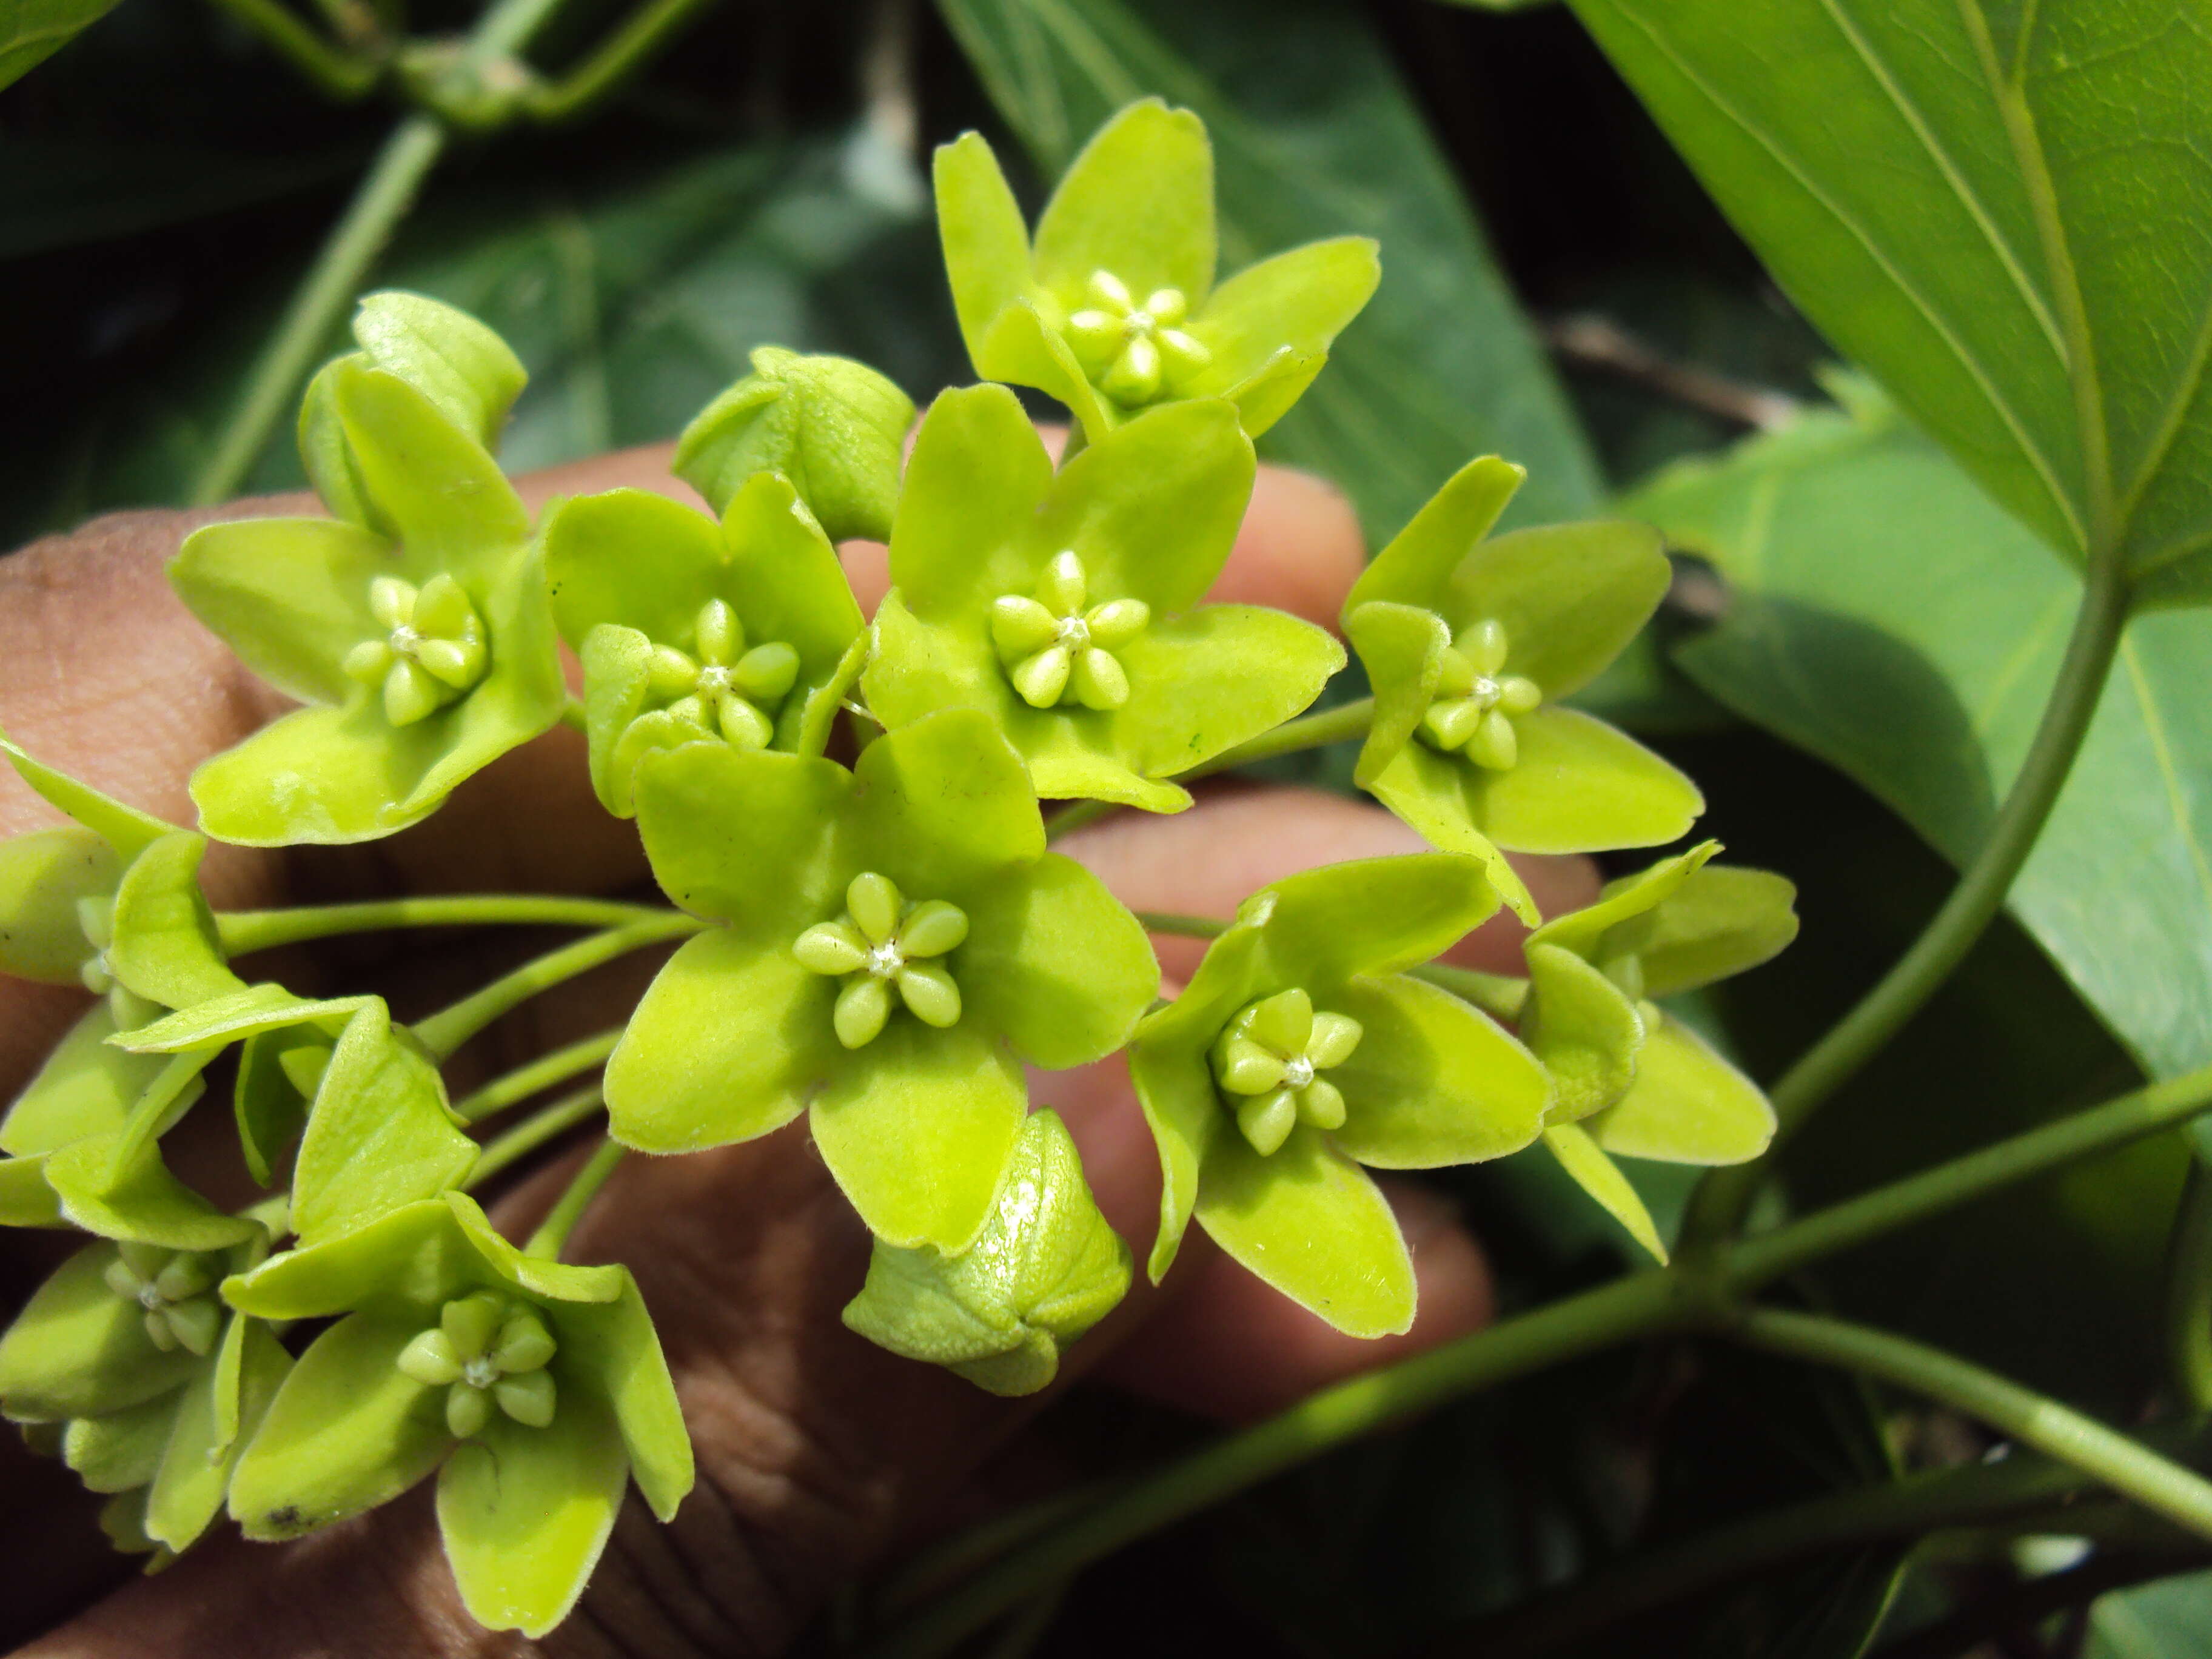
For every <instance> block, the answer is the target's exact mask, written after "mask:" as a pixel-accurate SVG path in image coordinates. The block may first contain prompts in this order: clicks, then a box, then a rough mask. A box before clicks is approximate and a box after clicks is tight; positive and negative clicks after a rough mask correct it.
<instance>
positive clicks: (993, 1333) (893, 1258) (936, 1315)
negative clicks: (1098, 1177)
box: [844, 1111, 1129, 1395]
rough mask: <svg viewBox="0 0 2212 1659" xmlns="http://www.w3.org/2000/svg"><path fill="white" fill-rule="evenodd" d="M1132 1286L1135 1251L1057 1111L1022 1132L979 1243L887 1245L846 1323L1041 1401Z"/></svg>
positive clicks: (873, 1260)
mask: <svg viewBox="0 0 2212 1659" xmlns="http://www.w3.org/2000/svg"><path fill="white" fill-rule="evenodd" d="M1128 1288H1129V1252H1128V1249H1127V1247H1126V1246H1124V1245H1123V1244H1122V1243H1121V1239H1120V1238H1118V1237H1115V1232H1114V1230H1113V1229H1112V1228H1111V1227H1110V1226H1109V1225H1107V1223H1106V1218H1105V1217H1104V1216H1103V1215H1102V1214H1100V1213H1099V1211H1098V1206H1097V1203H1096V1202H1095V1201H1094V1200H1092V1198H1091V1189H1090V1188H1089V1187H1088V1186H1087V1185H1085V1182H1084V1179H1083V1160H1082V1158H1081V1156H1080V1155H1079V1153H1078V1152H1077V1151H1076V1148H1075V1142H1074V1140H1073V1138H1072V1137H1070V1135H1069V1134H1068V1133H1067V1129H1066V1126H1065V1125H1064V1124H1062V1123H1061V1122H1060V1118H1059V1116H1058V1115H1057V1114H1055V1113H1054V1112H1051V1111H1040V1112H1037V1113H1036V1114H1034V1115H1031V1116H1030V1117H1029V1118H1028V1119H1027V1120H1025V1121H1024V1123H1023V1125H1022V1130H1021V1136H1020V1139H1018V1141H1017V1142H1016V1144H1015V1146H1014V1150H1013V1153H1012V1163H1011V1164H1010V1166H1009V1168H1008V1170H1007V1172H1006V1184H1005V1186H1004V1187H1003V1188H1001V1189H1000V1194H999V1197H998V1201H997V1203H996V1204H995V1205H994V1206H993V1209H992V1212H991V1217H990V1219H989V1220H988V1221H987V1223H986V1224H985V1225H984V1228H983V1231H982V1232H981V1234H980V1235H979V1236H978V1237H977V1238H976V1240H975V1243H974V1244H973V1245H971V1246H970V1247H969V1249H967V1250H966V1251H965V1252H963V1254H961V1255H957V1256H953V1257H950V1258H947V1257H945V1256H944V1255H940V1254H939V1252H937V1251H935V1250H933V1249H920V1250H903V1249H896V1248H895V1247H893V1246H890V1245H888V1244H884V1243H880V1242H879V1243H878V1244H877V1245H876V1247H875V1253H874V1254H873V1255H872V1256H871V1257H870V1258H869V1261H868V1278H867V1282H866V1285H863V1286H862V1287H861V1290H860V1294H859V1295H858V1296H856V1297H854V1298H853V1300H852V1301H851V1302H849V1303H848V1304H846V1307H845V1313H844V1319H845V1323H846V1324H847V1325H848V1327H850V1328H852V1329H854V1330H855V1331H858V1332H859V1333H860V1334H861V1335H862V1336H865V1337H866V1338H867V1339H868V1340H870V1341H871V1342H873V1343H876V1344H877V1345H878V1346H881V1347H885V1348H889V1349H890V1351H891V1352H894V1353H900V1354H904V1355H906V1356H907V1357H908V1358H910V1359H922V1360H927V1361H929V1362H931V1363H932V1364H939V1365H948V1366H950V1367H951V1368H952V1369H953V1370H957V1371H958V1372H959V1373H960V1374H961V1375H962V1376H965V1377H967V1378H968V1379H969V1381H970V1382H972V1383H975V1384H976V1385H977V1386H978V1387H979V1388H982V1389H988V1390H989V1391H990V1392H991V1393H993V1394H1001V1395H1021V1394H1034V1393H1036V1391H1037V1390H1038V1389H1042V1388H1043V1387H1044V1386H1045V1385H1046V1384H1047V1383H1050V1382H1051V1381H1052V1379H1053V1377H1054V1375H1055V1374H1056V1373H1057V1372H1058V1370H1059V1369H1060V1353H1061V1352H1062V1351H1063V1350H1064V1349H1066V1347H1067V1346H1068V1345H1069V1344H1071V1343H1073V1342H1074V1341H1075V1340H1077V1339H1079V1337H1081V1336H1082V1334H1084V1333H1085V1331H1087V1330H1089V1329H1090V1328H1091V1327H1092V1326H1093V1325H1095V1324H1097V1322H1099V1321H1100V1320H1101V1319H1103V1318H1104V1317H1105V1316H1106V1315H1107V1314H1108V1313H1109V1312H1111V1311H1112V1310H1113V1309H1114V1307H1115V1304H1117V1303H1119V1302H1120V1301H1121V1297H1123V1296H1124V1295H1125V1294H1127V1291H1128Z"/></svg>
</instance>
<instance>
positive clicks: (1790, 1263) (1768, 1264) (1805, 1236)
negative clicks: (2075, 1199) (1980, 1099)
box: [1717, 1066, 2212, 1291]
mask: <svg viewBox="0 0 2212 1659" xmlns="http://www.w3.org/2000/svg"><path fill="white" fill-rule="evenodd" d="M2208 1110H2212V1066H2207V1067H2205V1068H2204V1069H2203V1070H2202V1071H2196V1072H2191V1073H2188V1074H2187V1075H2186V1076H2184V1077H2178V1078H2173V1079H2169V1080H2168V1081H2166V1082H2165V1083H2154V1084H2152V1085H2150V1086H2149V1087H2148V1088H2144V1089H2137V1090H2136V1091H2133V1092H2132V1093H2130V1094H2124V1095H2122V1096H2120V1097H2118V1099H2116V1100H2109V1101H2106V1103H2104V1104H2103V1105H2101V1106H2093V1107H2091V1108H2089V1109H2087V1111H2081V1112H2076V1113H2075V1114H2073V1115H2071V1116H2070V1117H2063V1118H2061V1119H2059V1120H2058V1121H2057V1122H2056V1123H2046V1124H2045V1125H2043V1126H2042V1127H2040V1128H2036V1129H2030V1130H2028V1131H2027V1133H2024V1134H2017V1135H2015V1136H2013V1137H2012V1138H2011V1139H2008V1140H2001V1141H1999V1142H1997V1143H1996V1145H1995V1146H1984V1148H1982V1150H1981V1151H1979V1152H1968V1153H1966V1155H1965V1156H1964V1157H1961V1158H1953V1159H1952V1160H1951V1161H1950V1162H1949V1163H1948V1164H1938V1165H1937V1166H1936V1168H1934V1169H1932V1170H1922V1171H1921V1172H1920V1173H1919V1174H1918V1175H1913V1176H1905V1178H1904V1179H1903V1180H1901V1181H1893V1182H1890V1183H1889V1185H1887V1186H1886V1187H1879V1188H1875V1190H1874V1191H1873V1192H1870V1193H1863V1194H1860V1195H1859V1196H1858V1197H1857V1198H1852V1199H1846V1200H1844V1202H1842V1203H1840V1204H1837V1205H1832V1206H1830V1207H1829V1208H1827V1209H1825V1210H1818V1211H1815V1212H1814V1213H1813V1214H1811V1215H1808V1216H1806V1217H1805V1218H1802V1220H1798V1221H1793V1222H1791V1223H1790V1225H1787V1226H1784V1227H1778V1228H1776V1229H1775V1230H1774V1231H1772V1232H1769V1233H1760V1234H1757V1235H1755V1236H1753V1237H1750V1238H1747V1239H1744V1240H1742V1241H1741V1243H1737V1244H1735V1245H1734V1246H1732V1247H1723V1249H1722V1251H1721V1254H1720V1255H1719V1257H1718V1261H1717V1267H1718V1271H1719V1272H1720V1273H1722V1274H1723V1276H1724V1277H1725V1278H1726V1279H1727V1282H1728V1284H1729V1286H1730V1288H1732V1289H1735V1290H1739V1291H1741V1290H1748V1289H1751V1288H1753V1286H1756V1285H1764V1284H1766V1283H1768V1282H1770V1281H1771V1280H1773V1279H1778V1278H1780V1277H1782V1276H1783V1275H1784V1274H1785V1273H1794V1272H1796V1270H1797V1269H1798V1268H1800V1267H1804V1266H1806V1265H1807V1264H1808V1263H1809V1262H1812V1261H1818V1260H1820V1258H1821V1257H1823V1256H1829V1255H1835V1254H1837V1253H1838V1251H1841V1250H1847V1249H1850V1248H1851V1247H1852V1246H1853V1245H1855V1244H1862V1243H1865V1242H1866V1241H1868V1240H1869V1239H1872V1238H1879V1237H1882V1236H1883V1235H1884V1234H1886V1233H1892V1232H1895V1231H1897V1230H1898V1229H1899V1228H1900V1227H1905V1226H1909V1225H1911V1224H1912V1223H1913V1222H1916V1221H1923V1220H1925V1219H1927V1218H1929V1217H1930V1216H1934V1215H1939V1214H1941V1213H1942V1212H1944V1211H1946V1210H1949V1209H1954V1208H1956V1207H1957V1206H1960V1205H1961V1204H1965V1203H1968V1202H1970V1201H1972V1200H1974V1199H1977V1198H1982V1197H1985V1196H1986V1195H1988V1194H1990V1193H1993V1192H1996V1191H1997V1190H1998V1189H1999V1188H2003V1187H2008V1186H2012V1185H2014V1184H2015V1183H2016V1182H2022V1181H2027V1180H2029V1179H2031V1178H2032V1177H2033V1176H2039V1175H2045V1174H2048V1173H2050V1172H2051V1170H2059V1169H2063V1168H2065V1167H2066V1166H2067V1165H2068V1164H2077V1163H2079V1162H2080V1161H2081V1159H2083V1158H2093V1157H2095V1156H2096V1155H2097V1154H2098V1153H2100V1152H2112V1151H2113V1150H2115V1149H2117V1148H2118V1147H2121V1146H2127V1145H2128V1144H2129V1143H2130V1142H2132V1141H2137V1140H2141V1139H2144V1138H2146V1137H2147V1136H2150V1135H2154V1134H2157V1133H2160V1131H2161V1130H2165V1129H2171V1128H2172V1127H2175V1126H2176V1125H2177V1124H2181V1123H2185V1122H2187V1121H2189V1120H2190V1119H2191V1118H2193V1117H2196V1116H2198V1115H2201V1114H2202V1113H2203V1112H2206V1111H2208Z"/></svg>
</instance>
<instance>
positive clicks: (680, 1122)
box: [606, 927, 837, 1152]
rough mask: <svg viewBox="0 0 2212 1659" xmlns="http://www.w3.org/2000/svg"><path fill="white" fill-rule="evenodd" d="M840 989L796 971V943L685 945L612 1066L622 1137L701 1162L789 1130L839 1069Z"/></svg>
mask: <svg viewBox="0 0 2212 1659" xmlns="http://www.w3.org/2000/svg"><path fill="white" fill-rule="evenodd" d="M799 932H800V929H799V928H797V927H794V928H793V929H792V930H791V938H792V939H796V938H797V937H798V936H799ZM836 989H837V987H836V982H835V981H831V980H829V979H825V978H823V976H822V975H819V974H813V973H810V972H808V971H807V970H806V969H805V968H803V967H801V966H800V965H799V963H798V962H797V961H796V960H795V959H794V958H793V957H792V954H791V948H790V939H783V940H781V941H770V940H767V939H762V938H760V937H758V936H757V935H756V934H753V933H744V934H737V933H729V932H726V931H724V930H722V929H720V928H716V929H714V930H711V931H709V932H708V933H702V934H700V935H699V936H698V937H697V938H696V939H686V940H685V941H684V944H683V945H682V947H681V948H679V949H678V951H677V952H676V954H675V955H674V956H673V957H671V958H670V959H669V961H668V963H667V964H666V965H665V966H664V967H663V968H662V969H661V970H660V972H659V974H658V975H654V977H653V983H652V985H651V986H649V987H647V990H646V994H645V996H644V999H643V1000H641V1001H640V1002H639V1004H638V1006H637V1010H636V1012H635V1013H633V1014H632V1015H631V1016H630V1018H629V1026H628V1028H627V1029H626V1030H624V1031H623V1037H622V1041H621V1042H620V1043H618V1044H617V1046H616V1048H615V1051H614V1054H612V1056H611V1058H610V1059H609V1060H608V1061H607V1076H606V1093H607V1121H608V1127H609V1128H610V1130H611V1132H612V1133H613V1135H614V1137H615V1139H617V1140H619V1141H621V1142H622V1143H623V1145H624V1146H635V1147H636V1148H637V1149H638V1150H639V1151H641V1152H694V1151H696V1150H698V1149H699V1148H701V1147H704V1146H725V1145H726V1144H728V1143H729V1142H731V1141H733V1140H751V1139H755V1138H756V1137H757V1136H760V1135H764V1134H767V1133H769V1132H770V1131H771V1130H775V1129H780V1128H781V1127H783V1126H784V1125H785V1124H787V1123H788V1122H790V1121H791V1120H792V1119H793V1118H794V1117H797V1116H798V1115H799V1113H800V1112H802V1111H804V1110H805V1107H806V1094H807V1091H808V1089H809V1087H810V1086H811V1085H812V1084H813V1083H814V1081H815V1080H816V1079H818V1078H820V1077H823V1076H824V1075H826V1074H827V1073H829V1071H831V1070H833V1069H834V1068H835V1066H836V1061H837V1055H836V1048H837V1039H836V1034H835V1032H834V1030H833V1029H832V1027H831V1024H830V1011H831V1008H832V1007H833V1006H834V1005H835V1003H836Z"/></svg>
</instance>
